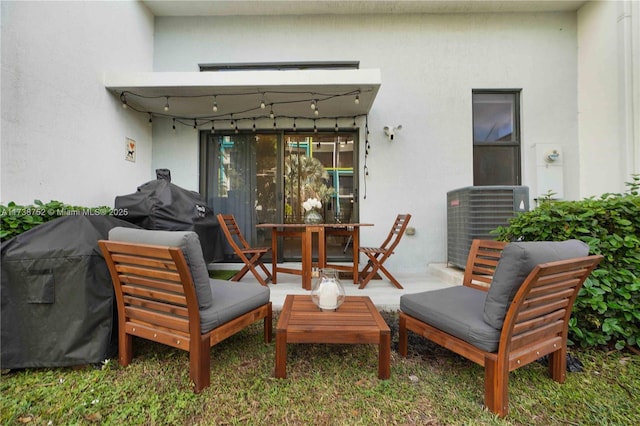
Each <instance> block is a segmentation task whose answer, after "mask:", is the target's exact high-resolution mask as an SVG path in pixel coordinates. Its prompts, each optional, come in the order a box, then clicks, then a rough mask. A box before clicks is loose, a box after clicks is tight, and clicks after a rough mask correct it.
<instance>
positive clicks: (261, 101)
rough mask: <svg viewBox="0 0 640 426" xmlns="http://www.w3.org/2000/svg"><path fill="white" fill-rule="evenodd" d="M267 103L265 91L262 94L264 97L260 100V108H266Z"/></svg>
mask: <svg viewBox="0 0 640 426" xmlns="http://www.w3.org/2000/svg"><path fill="white" fill-rule="evenodd" d="M266 107H267V104H266V103H265V102H264V93H263V94H262V99H261V100H260V109H265V108H266Z"/></svg>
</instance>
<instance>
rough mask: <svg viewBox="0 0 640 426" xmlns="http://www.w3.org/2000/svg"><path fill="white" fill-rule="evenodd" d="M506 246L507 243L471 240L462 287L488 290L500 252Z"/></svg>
mask: <svg viewBox="0 0 640 426" xmlns="http://www.w3.org/2000/svg"><path fill="white" fill-rule="evenodd" d="M506 245H507V243H506V242H503V241H492V240H479V239H475V240H473V241H472V242H471V247H470V249H469V257H468V258H467V265H466V268H465V270H464V278H463V280H462V285H465V286H467V287H472V288H477V289H479V290H488V289H489V286H490V285H491V281H492V280H493V274H494V272H495V270H496V267H497V266H498V262H499V261H500V257H501V256H502V250H503V249H504V247H505V246H506Z"/></svg>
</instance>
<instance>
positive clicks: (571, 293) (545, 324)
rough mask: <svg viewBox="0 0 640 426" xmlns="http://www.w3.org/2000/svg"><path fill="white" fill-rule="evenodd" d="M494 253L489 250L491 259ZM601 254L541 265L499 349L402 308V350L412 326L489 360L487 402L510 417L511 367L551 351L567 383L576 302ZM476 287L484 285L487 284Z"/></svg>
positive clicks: (557, 374)
mask: <svg viewBox="0 0 640 426" xmlns="http://www.w3.org/2000/svg"><path fill="white" fill-rule="evenodd" d="M479 245H480V246H482V245H485V246H487V247H491V248H492V250H495V248H494V247H495V245H494V244H493V242H489V243H486V242H480V243H479ZM482 252H483V249H482V248H480V249H479V250H477V251H473V250H472V251H471V252H470V255H474V256H478V255H479V254H481V253H482ZM494 257H495V255H492V256H489V258H490V259H491V258H494ZM601 260H602V256H600V255H592V256H585V257H578V258H573V259H566V260H560V261H555V262H548V263H543V264H539V265H537V266H536V267H535V268H534V269H533V270H532V271H531V272H530V274H529V275H528V276H527V278H526V279H525V280H524V282H523V283H522V285H521V286H520V288H519V290H518V291H517V293H516V295H515V296H514V299H513V301H512V302H511V304H510V305H509V309H508V311H507V313H506V317H505V319H504V323H503V326H502V330H501V331H500V334H499V343H498V349H497V351H495V352H487V351H485V350H483V349H480V348H478V347H477V346H475V345H473V344H471V343H468V342H467V341H465V340H462V339H460V338H458V337H456V336H453V335H451V334H449V333H446V332H444V331H442V330H440V329H438V328H436V327H434V326H432V325H430V324H427V323H425V322H423V321H421V320H419V319H417V318H414V317H412V316H410V315H407V314H406V313H404V312H401V313H400V331H399V353H400V355H401V356H406V355H407V351H408V347H407V331H408V330H411V331H413V332H415V333H417V334H419V335H421V336H423V337H426V338H427V339H429V340H431V341H433V342H435V343H437V344H439V345H441V346H443V347H445V348H447V349H449V350H451V351H453V352H456V353H457V354H459V355H461V356H463V357H465V358H467V359H469V360H471V361H473V362H475V363H476V364H479V365H481V366H483V367H484V369H485V377H484V387H485V389H484V403H485V406H486V407H487V408H488V409H489V410H490V411H492V412H494V413H496V414H498V415H499V416H500V417H504V416H506V415H507V414H508V410H509V399H508V382H509V372H511V371H513V370H515V369H517V368H520V367H523V366H525V365H527V364H530V363H532V362H534V361H536V360H538V359H539V358H541V357H543V356H545V355H548V358H549V374H550V376H551V378H552V379H553V380H555V381H556V382H558V383H564V381H565V378H566V355H567V352H566V350H567V334H568V324H569V318H570V316H571V310H572V308H573V303H574V301H575V299H576V297H577V295H578V291H579V290H580V288H581V287H582V285H583V283H584V281H585V280H586V279H587V277H588V276H589V274H590V273H591V271H593V269H594V268H595V267H596V266H597V265H598V263H599V262H600V261H601ZM474 262H476V263H482V262H485V261H484V260H483V261H478V260H476V261H474ZM493 262H494V260H491V261H490V263H489V265H488V266H489V269H490V270H491V268H493V269H495V267H494V265H493ZM468 264H469V263H468ZM490 273H491V272H490V271H488V272H487V274H490ZM481 276H484V274H481ZM471 287H474V288H479V289H482V286H480V287H475V286H473V285H472V286H471ZM484 291H486V288H484Z"/></svg>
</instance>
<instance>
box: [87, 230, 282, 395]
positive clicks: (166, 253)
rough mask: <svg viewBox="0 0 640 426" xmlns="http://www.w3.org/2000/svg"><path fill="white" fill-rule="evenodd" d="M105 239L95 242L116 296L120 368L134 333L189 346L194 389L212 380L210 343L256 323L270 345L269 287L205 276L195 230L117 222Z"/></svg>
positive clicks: (126, 362) (128, 358)
mask: <svg viewBox="0 0 640 426" xmlns="http://www.w3.org/2000/svg"><path fill="white" fill-rule="evenodd" d="M109 238H110V240H100V241H98V244H99V246H100V249H101V250H102V253H103V255H104V258H105V261H106V263H107V266H108V268H109V272H110V274H111V279H112V281H113V288H114V290H115V295H116V303H117V311H118V360H119V362H120V364H121V365H123V366H127V365H129V363H130V362H131V360H132V358H133V336H137V337H141V338H144V339H147V340H152V341H154V342H159V343H162V344H165V345H168V346H172V347H174V348H178V349H182V350H185V351H188V352H189V375H190V378H191V380H192V381H193V385H194V391H195V392H196V393H198V392H200V391H202V390H203V389H204V388H206V387H207V386H209V384H210V383H211V377H210V376H211V370H210V363H211V355H210V351H209V350H210V348H211V346H213V345H215V344H217V343H219V342H221V341H222V340H224V339H226V338H227V337H229V336H232V335H233V334H235V333H237V332H238V331H240V330H242V329H244V328H245V327H247V326H249V325H251V324H253V323H255V322H257V321H260V320H262V321H263V322H264V341H265V342H266V343H269V342H271V339H272V318H271V316H272V309H271V302H270V301H269V298H270V291H269V288H265V287H263V286H260V285H257V284H248V285H237V284H233V283H230V282H228V281H223V280H214V279H209V275H208V271H207V269H206V264H205V262H204V258H203V255H202V248H201V246H200V241H199V239H198V235H197V234H196V233H194V232H188V231H184V232H183V231H175V232H174V231H151V230H145V229H132V228H123V227H116V228H113V229H112V230H111V231H110V232H109ZM139 241H142V242H143V243H140V242H139ZM145 243H152V244H145Z"/></svg>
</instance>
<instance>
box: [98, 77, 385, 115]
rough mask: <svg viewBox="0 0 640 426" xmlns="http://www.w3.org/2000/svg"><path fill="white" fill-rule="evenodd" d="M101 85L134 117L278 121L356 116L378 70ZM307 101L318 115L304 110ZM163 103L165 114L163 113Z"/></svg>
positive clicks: (376, 84)
mask: <svg viewBox="0 0 640 426" xmlns="http://www.w3.org/2000/svg"><path fill="white" fill-rule="evenodd" d="M104 81H105V86H106V88H107V89H109V90H111V91H113V92H114V93H115V94H116V95H117V96H119V97H120V99H121V100H126V104H127V105H128V106H129V107H131V108H132V109H134V110H136V111H139V112H143V113H151V114H152V115H153V116H157V117H169V118H176V119H179V120H191V121H193V120H194V119H195V120H197V122H198V125H200V124H201V123H203V122H206V121H212V120H215V121H218V120H230V119H234V120H242V119H254V118H255V119H260V118H269V115H270V112H271V109H273V112H274V114H275V116H276V117H277V118H278V119H280V118H290V119H293V118H296V119H299V118H300V119H327V118H332V119H335V118H347V117H349V118H353V117H356V116H362V115H365V114H368V113H369V111H370V109H371V106H372V105H373V102H374V100H375V97H376V95H377V93H378V89H379V88H380V85H381V74H380V70H379V69H349V70H342V69H331V70H317V69H314V70H268V71H266V70H260V71H223V72H141V73H129V72H128V73H120V72H113V73H106V74H105V80H104ZM356 99H357V100H356ZM313 100H315V101H316V102H317V105H318V108H317V112H318V114H316V111H314V110H313V109H312V108H310V105H311V102H312V101H313ZM262 101H264V103H265V106H266V108H264V109H263V108H261V105H260V104H261V102H262ZM214 102H215V103H217V106H218V110H217V111H216V112H214V111H213V105H214ZM167 103H168V104H169V110H165V105H166V104H167ZM300 124H301V123H299V125H300Z"/></svg>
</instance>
